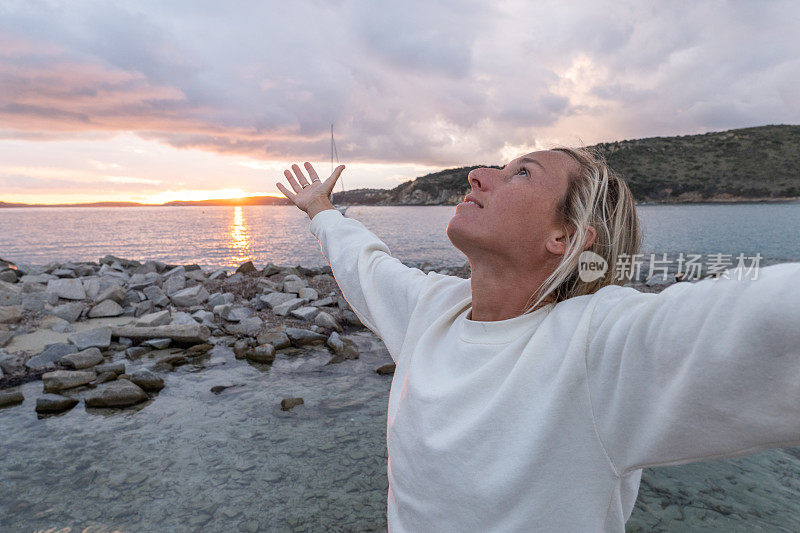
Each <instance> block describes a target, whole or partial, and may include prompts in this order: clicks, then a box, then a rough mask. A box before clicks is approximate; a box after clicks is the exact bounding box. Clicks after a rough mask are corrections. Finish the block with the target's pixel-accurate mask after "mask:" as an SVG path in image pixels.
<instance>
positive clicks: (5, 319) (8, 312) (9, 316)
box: [0, 305, 22, 324]
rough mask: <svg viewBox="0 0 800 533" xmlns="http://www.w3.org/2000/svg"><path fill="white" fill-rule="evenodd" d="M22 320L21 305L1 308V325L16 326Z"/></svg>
mask: <svg viewBox="0 0 800 533" xmlns="http://www.w3.org/2000/svg"><path fill="white" fill-rule="evenodd" d="M20 320H22V306H21V305H6V306H3V307H0V324H16V323H17V322H19V321H20Z"/></svg>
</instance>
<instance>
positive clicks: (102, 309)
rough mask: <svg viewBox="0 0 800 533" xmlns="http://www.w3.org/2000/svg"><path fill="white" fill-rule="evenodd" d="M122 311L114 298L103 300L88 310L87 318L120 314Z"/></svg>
mask: <svg viewBox="0 0 800 533" xmlns="http://www.w3.org/2000/svg"><path fill="white" fill-rule="evenodd" d="M123 312H124V309H122V307H121V306H120V305H119V304H118V303H117V302H115V301H114V300H103V301H102V302H100V303H99V304H97V305H95V306H94V307H92V309H91V310H90V311H89V318H101V317H109V316H120V315H121V314H122V313H123Z"/></svg>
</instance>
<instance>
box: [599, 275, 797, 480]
mask: <svg viewBox="0 0 800 533" xmlns="http://www.w3.org/2000/svg"><path fill="white" fill-rule="evenodd" d="M728 273H729V274H730V275H731V279H723V278H720V279H715V280H711V279H708V280H703V281H700V282H697V283H679V284H676V285H673V286H671V287H668V288H667V289H665V290H664V291H662V292H661V293H660V294H643V293H639V292H638V291H634V290H633V289H630V291H628V290H626V291H617V292H616V293H612V292H609V293H608V296H606V297H605V298H600V299H599V302H600V303H599V304H598V307H597V308H596V309H595V312H594V315H593V317H592V323H591V326H590V328H591V330H590V337H589V341H588V346H587V359H586V367H587V374H588V376H587V378H588V383H589V390H590V397H591V403H592V411H593V416H594V418H595V423H596V427H597V432H598V436H599V438H600V440H601V442H602V444H603V447H604V448H605V450H606V452H607V454H608V455H609V458H610V460H611V462H612V463H613V464H614V466H615V468H616V469H617V471H618V473H619V474H623V473H624V472H625V471H629V470H632V469H636V468H642V467H645V466H656V465H669V464H681V463H688V462H692V461H702V460H707V459H715V458H722V457H733V456H737V455H744V454H747V453H755V452H758V451H762V450H766V449H770V448H780V447H788V446H796V445H800V289H798V282H800V264H798V263H788V264H780V265H773V266H769V267H766V268H762V269H761V270H760V272H759V273H758V274H759V275H758V279H755V280H754V279H737V277H739V273H738V271H728ZM618 295H619V296H618Z"/></svg>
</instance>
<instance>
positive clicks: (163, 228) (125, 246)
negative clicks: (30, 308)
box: [0, 202, 800, 269]
mask: <svg viewBox="0 0 800 533" xmlns="http://www.w3.org/2000/svg"><path fill="white" fill-rule="evenodd" d="M454 212H455V207H453V206H396V207H394V206H393V207H389V206H387V207H377V206H352V207H350V208H348V211H347V216H348V217H351V218H354V219H356V220H359V221H361V222H362V223H363V224H364V225H365V226H366V227H367V228H369V229H370V230H371V231H372V232H373V233H375V234H376V235H377V236H378V237H379V238H381V239H382V240H383V241H384V242H385V243H386V244H387V245H388V246H389V249H390V250H391V252H392V254H393V255H394V256H395V257H397V258H399V259H401V260H403V261H407V262H412V263H414V262H417V263H418V262H423V261H428V262H430V263H432V264H434V265H447V264H451V265H463V264H464V262H465V261H466V257H465V256H464V255H463V254H462V253H461V252H460V251H459V250H457V249H456V248H455V247H453V245H452V244H451V243H450V241H449V240H448V238H447V235H446V234H445V229H446V227H447V223H448V221H449V220H450V218H452V216H453V214H454ZM638 214H639V219H640V222H641V226H642V233H643V236H644V243H643V247H642V252H643V254H642V255H643V257H642V258H639V260H641V261H644V262H646V263H648V266H649V262H650V261H651V256H655V259H652V260H653V261H654V262H657V261H658V260H666V261H670V262H677V261H678V259H679V257H681V254H683V257H684V259H688V258H689V255H690V254H694V255H700V256H702V257H701V259H699V260H696V262H702V263H705V262H707V261H708V260H709V256H715V257H716V254H720V257H721V258H722V261H726V260H730V261H731V262H733V263H736V262H737V259H738V258H739V256H740V255H741V256H742V259H743V260H744V261H745V262H746V264H747V265H749V264H751V263H752V262H753V261H754V259H753V258H757V259H755V260H756V261H760V262H761V264H772V263H779V262H789V261H800V238H798V235H800V202H787V203H731V204H680V205H641V206H639V207H638ZM309 223H310V221H309V219H308V217H307V216H306V214H305V213H303V212H301V211H300V210H298V209H297V208H295V207H294V206H244V207H229V206H225V207H138V208H88V207H87V208H80V207H76V208H7V209H0V258H3V259H5V260H8V261H13V262H15V263H20V264H34V265H43V264H47V263H51V262H64V261H97V260H98V259H99V258H100V257H102V256H104V255H106V254H112V255H115V256H118V257H124V258H126V259H153V260H157V261H163V262H165V263H168V264H193V263H194V264H198V265H200V266H202V267H204V268H227V269H231V268H235V267H236V266H238V265H239V264H241V263H242V262H244V261H248V260H252V261H253V262H254V263H255V264H256V266H262V265H264V264H266V263H267V262H273V263H275V264H277V265H292V266H295V265H303V266H319V265H323V264H325V259H324V257H323V256H322V253H321V251H320V247H319V243H318V242H317V240H316V239H315V238H314V236H313V235H312V234H311V232H310V230H309ZM664 254H666V256H665V255H664ZM728 256H730V257H728ZM654 264H657V263H654ZM734 266H735V265H734Z"/></svg>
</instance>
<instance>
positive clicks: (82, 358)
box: [59, 346, 103, 370]
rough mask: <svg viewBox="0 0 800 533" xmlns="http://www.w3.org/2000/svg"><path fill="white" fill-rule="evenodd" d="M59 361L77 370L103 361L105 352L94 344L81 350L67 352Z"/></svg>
mask: <svg viewBox="0 0 800 533" xmlns="http://www.w3.org/2000/svg"><path fill="white" fill-rule="evenodd" d="M59 362H60V363H61V364H62V365H64V366H67V367H69V368H74V369H75V370H82V369H84V368H91V367H93V366H95V365H98V364H100V363H102V362H103V354H101V353H100V349H99V348H96V347H94V346H92V347H91V348H87V349H85V350H81V351H80V352H76V353H71V354H67V355H65V356H64V357H62V358H61V359H60V360H59Z"/></svg>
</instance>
